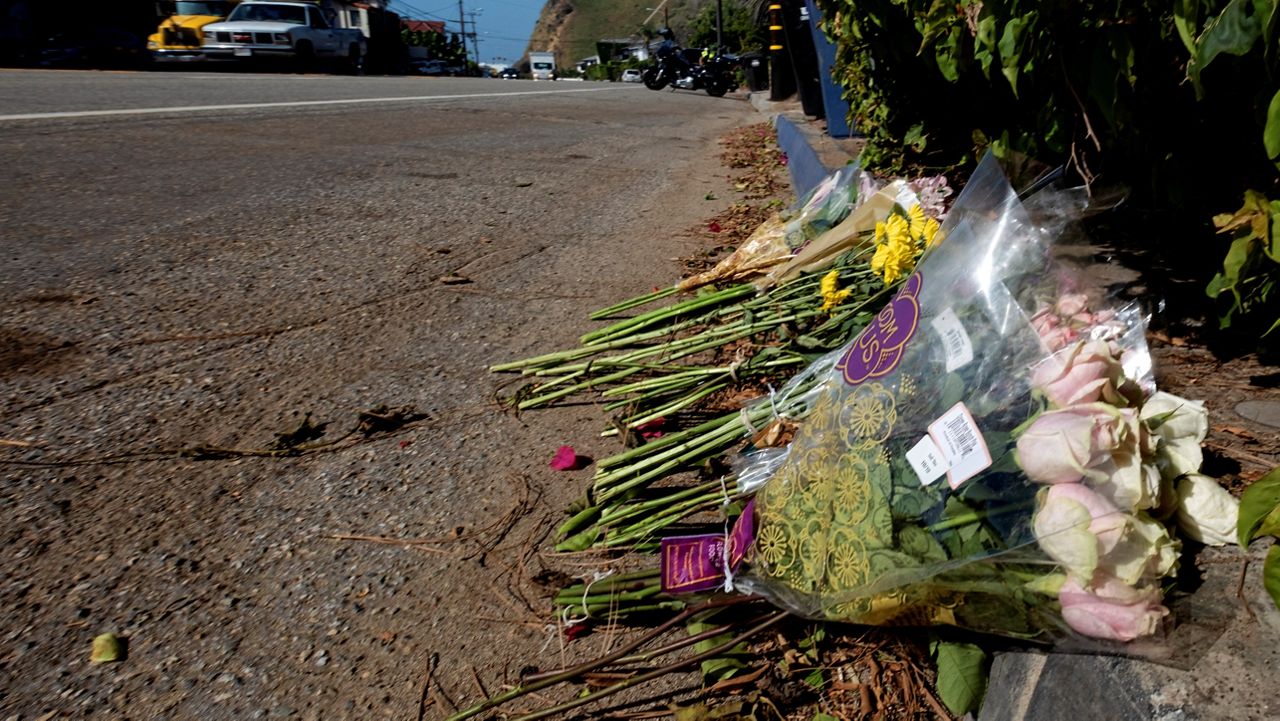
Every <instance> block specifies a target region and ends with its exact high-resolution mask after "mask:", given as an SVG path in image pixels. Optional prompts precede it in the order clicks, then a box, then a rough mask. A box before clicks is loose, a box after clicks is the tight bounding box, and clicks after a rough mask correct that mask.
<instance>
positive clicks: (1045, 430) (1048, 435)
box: [1017, 403, 1129, 483]
mask: <svg viewBox="0 0 1280 721" xmlns="http://www.w3.org/2000/svg"><path fill="white" fill-rule="evenodd" d="M1128 431H1129V429H1128V427H1127V426H1126V424H1125V418H1124V416H1123V415H1122V414H1121V413H1120V411H1118V410H1116V408H1114V407H1112V406H1110V405H1108V404H1106V403H1085V404H1082V405H1078V406H1072V407H1070V408H1063V409H1061V410H1056V411H1046V412H1044V413H1041V414H1040V415H1039V416H1036V419H1035V420H1034V421H1032V422H1031V425H1030V426H1029V427H1028V428H1027V429H1026V430H1025V431H1023V433H1022V435H1021V436H1019V438H1018V449H1017V459H1018V465H1019V466H1021V467H1022V470H1023V472H1025V473H1026V474H1027V477H1028V478H1030V479H1031V480H1033V481H1036V482H1037V483H1075V482H1077V481H1079V480H1080V479H1082V478H1084V477H1085V475H1086V474H1088V473H1089V469H1091V468H1094V467H1095V466H1098V465H1101V464H1103V463H1105V462H1106V461H1107V460H1109V459H1110V458H1111V452H1112V451H1113V450H1114V449H1115V448H1117V447H1118V446H1120V444H1121V443H1123V442H1124V441H1125V440H1126V438H1127V435H1128Z"/></svg>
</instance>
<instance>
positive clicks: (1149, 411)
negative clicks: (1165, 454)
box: [1142, 391, 1209, 445]
mask: <svg viewBox="0 0 1280 721" xmlns="http://www.w3.org/2000/svg"><path fill="white" fill-rule="evenodd" d="M1142 420H1144V421H1147V422H1148V425H1154V426H1155V427H1154V428H1153V429H1152V430H1154V431H1155V433H1156V435H1158V436H1160V438H1162V439H1164V440H1166V441H1175V440H1180V439H1184V438H1193V439H1195V442H1196V444H1197V445H1198V444H1199V443H1200V442H1202V441H1203V440H1204V438H1205V436H1207V435H1209V412H1208V411H1206V410H1205V408H1204V401H1189V400H1187V399H1186V398H1179V397H1178V396H1175V395H1173V394H1172V393H1165V392H1164V391H1156V392H1155V393H1154V394H1152V396H1151V397H1150V398H1148V399H1147V402H1146V403H1143V404H1142Z"/></svg>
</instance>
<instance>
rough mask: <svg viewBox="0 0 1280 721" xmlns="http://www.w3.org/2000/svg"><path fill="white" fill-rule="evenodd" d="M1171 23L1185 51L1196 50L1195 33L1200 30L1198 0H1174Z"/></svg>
mask: <svg viewBox="0 0 1280 721" xmlns="http://www.w3.org/2000/svg"><path fill="white" fill-rule="evenodd" d="M1173 24H1174V26H1175V27H1177V28H1178V37H1180V38H1182V44H1183V45H1185V46H1187V52H1189V53H1195V51H1196V34H1197V33H1199V32H1200V0H1174V3H1173Z"/></svg>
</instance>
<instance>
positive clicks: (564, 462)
mask: <svg viewBox="0 0 1280 721" xmlns="http://www.w3.org/2000/svg"><path fill="white" fill-rule="evenodd" d="M547 465H549V466H551V467H552V468H554V469H555V470H557V471H572V470H575V469H576V468H577V467H578V454H577V453H576V452H575V451H574V450H573V446H560V448H559V449H558V450H556V455H555V457H554V458H552V459H551V462H550V463H548V464H547Z"/></svg>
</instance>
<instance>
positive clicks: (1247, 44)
mask: <svg viewBox="0 0 1280 721" xmlns="http://www.w3.org/2000/svg"><path fill="white" fill-rule="evenodd" d="M1260 37H1262V19H1261V18H1260V17H1259V13H1258V12H1257V5H1255V1H1254V0H1231V2H1230V3H1227V7H1226V8H1224V9H1223V10H1222V13H1221V14H1219V15H1218V16H1217V17H1216V18H1214V19H1213V20H1210V21H1209V25H1208V26H1207V27H1206V28H1205V30H1204V33H1203V34H1202V35H1201V36H1200V37H1199V38H1197V39H1196V49H1195V52H1193V53H1192V55H1191V62H1190V63H1188V64H1187V74H1188V75H1190V76H1191V82H1192V83H1193V84H1194V85H1195V86H1196V92H1197V94H1199V93H1201V91H1202V89H1201V87H1200V73H1202V72H1204V70H1205V68H1207V67H1209V64H1210V63H1212V62H1213V61H1214V59H1215V58H1217V57H1218V56H1219V55H1221V54H1222V53H1227V54H1228V55H1244V54H1246V53H1248V52H1249V51H1250V50H1251V49H1252V48H1253V45H1254V43H1256V42H1257V41H1258V39H1259V38H1260Z"/></svg>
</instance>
